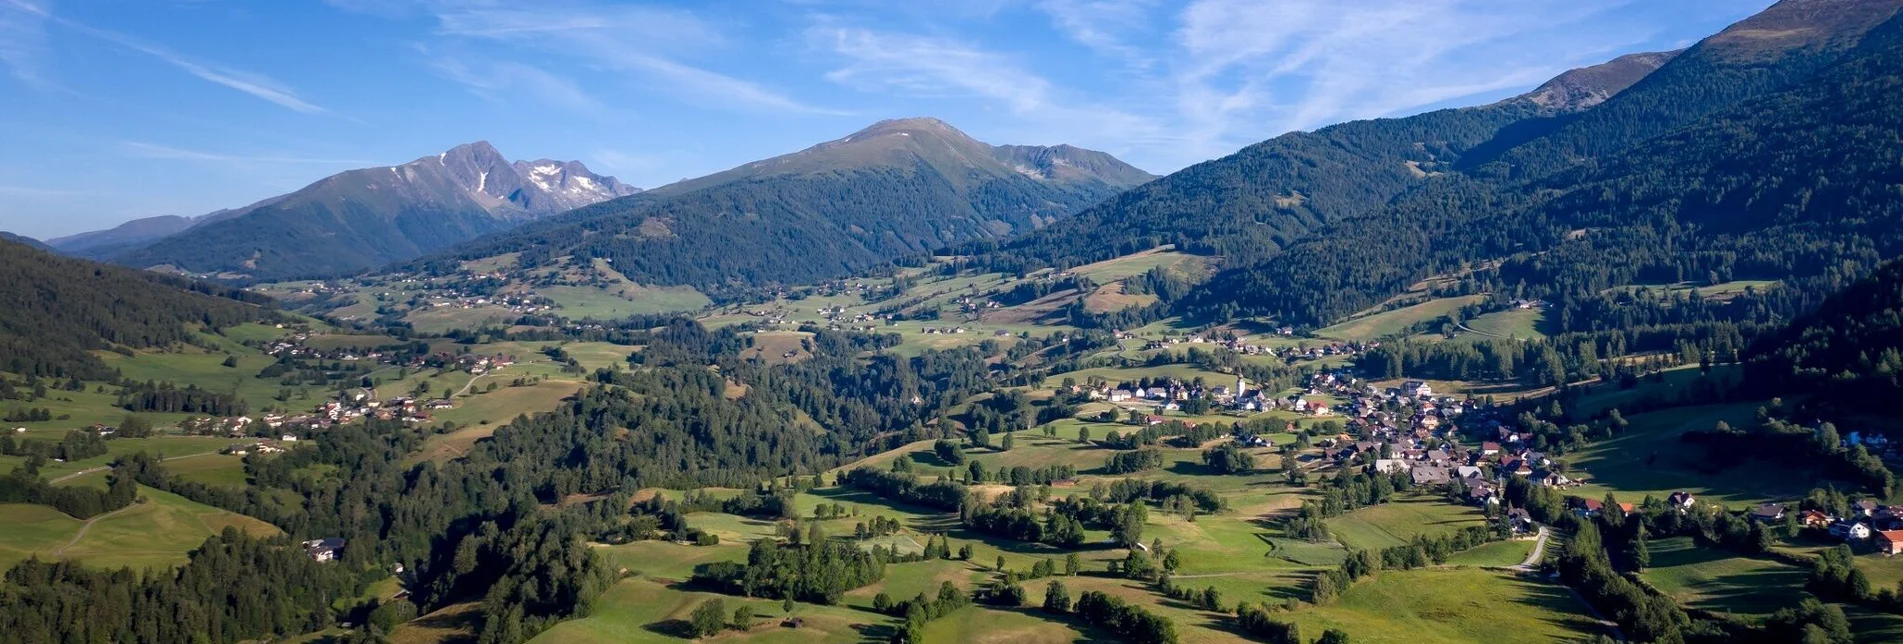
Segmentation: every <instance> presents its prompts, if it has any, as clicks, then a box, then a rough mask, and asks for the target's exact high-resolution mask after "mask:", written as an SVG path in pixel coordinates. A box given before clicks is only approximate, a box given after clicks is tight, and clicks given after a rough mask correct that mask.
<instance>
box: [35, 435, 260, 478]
mask: <svg viewBox="0 0 1903 644" xmlns="http://www.w3.org/2000/svg"><path fill="white" fill-rule="evenodd" d="M231 443H232V440H231V439H229V438H216V437H203V436H154V437H152V438H120V439H113V440H108V441H106V454H105V455H104V456H95V457H92V458H87V459H80V460H77V461H68V462H65V463H61V462H58V461H47V463H46V464H45V465H43V466H41V467H40V475H41V476H44V477H46V478H48V479H55V478H59V477H61V476H65V475H67V474H73V473H76V472H80V471H84V470H90V469H97V468H101V467H105V466H106V465H108V464H111V463H112V462H113V461H115V460H118V459H119V457H121V456H124V455H127V454H133V453H137V452H148V453H151V454H152V455H154V456H158V455H164V456H165V457H166V458H168V459H169V458H175V457H179V456H188V455H192V454H209V453H216V452H217V451H218V450H221V449H224V448H225V447H226V446H229V445H231ZM24 462H26V459H25V457H20V456H0V471H11V470H12V469H13V468H14V466H17V465H19V464H21V463H24ZM102 484H103V479H102Z"/></svg>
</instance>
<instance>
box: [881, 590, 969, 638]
mask: <svg viewBox="0 0 1903 644" xmlns="http://www.w3.org/2000/svg"><path fill="white" fill-rule="evenodd" d="M970 605H971V599H970V598H968V597H966V596H965V593H964V592H963V591H960V590H958V587H957V586H953V585H952V583H951V582H949V581H947V582H944V583H941V584H939V585H938V596H937V597H930V596H927V595H926V594H925V591H919V594H918V596H917V597H913V598H912V599H907V600H905V601H901V602H896V603H895V602H893V601H892V596H891V595H887V594H885V593H879V594H878V595H876V596H874V597H873V598H872V609H873V610H876V611H879V612H881V613H885V614H887V615H893V616H897V617H904V618H905V624H904V625H903V626H901V627H900V629H899V632H898V633H895V634H894V635H893V637H892V641H893V642H895V643H910V644H922V643H923V642H924V641H925V624H926V623H927V622H930V621H932V620H934V619H938V618H940V617H944V616H946V615H950V614H951V613H952V612H954V611H957V610H958V609H960V608H964V607H966V606H970Z"/></svg>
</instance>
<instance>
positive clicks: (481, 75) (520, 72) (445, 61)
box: [424, 49, 606, 113]
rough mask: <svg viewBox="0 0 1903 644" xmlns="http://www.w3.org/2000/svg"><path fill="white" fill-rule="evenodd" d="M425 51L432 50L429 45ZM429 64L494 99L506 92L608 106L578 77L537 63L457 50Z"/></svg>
mask: <svg viewBox="0 0 1903 644" xmlns="http://www.w3.org/2000/svg"><path fill="white" fill-rule="evenodd" d="M424 53H425V54H429V53H431V52H429V51H428V50H427V49H425V50H424ZM429 66H430V68H432V69H434V70H436V71H437V73H439V74H442V75H443V77H444V78H448V79H450V80H452V81H455V82H458V83H461V84H463V85H464V86H466V87H468V88H469V91H470V92H471V93H474V94H476V95H477V96H481V97H483V98H486V99H490V100H499V99H500V97H501V96H502V95H504V94H515V95H523V96H532V97H535V98H536V99H538V100H540V101H542V102H544V103H547V104H549V105H553V106H555V107H560V108H564V109H569V110H573V111H577V112H585V113H600V112H602V111H604V110H605V109H606V108H605V107H604V106H603V105H602V103H601V101H599V100H597V99H596V98H595V97H594V96H593V95H591V94H589V93H588V92H587V91H586V90H583V89H582V88H581V87H580V86H579V85H576V84H575V82H574V81H572V80H569V79H567V78H564V77H562V76H558V75H556V74H554V73H551V72H549V71H547V70H544V69H542V68H539V67H536V66H534V65H528V64H525V63H518V62H513V61H489V60H484V59H481V58H478V57H472V56H469V55H467V54H462V53H457V54H454V55H436V56H435V57H434V58H432V59H431V60H430V61H429Z"/></svg>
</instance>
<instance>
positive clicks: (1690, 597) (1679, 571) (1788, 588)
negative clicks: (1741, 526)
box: [1644, 537, 1808, 614]
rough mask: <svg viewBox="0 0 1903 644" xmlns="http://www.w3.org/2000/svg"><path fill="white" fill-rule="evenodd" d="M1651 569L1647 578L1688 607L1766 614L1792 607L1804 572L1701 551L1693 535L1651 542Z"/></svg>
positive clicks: (1645, 574)
mask: <svg viewBox="0 0 1903 644" xmlns="http://www.w3.org/2000/svg"><path fill="white" fill-rule="evenodd" d="M1650 550H1651V553H1652V567H1651V568H1648V569H1646V571H1645V573H1644V577H1645V580H1646V581H1647V582H1650V583H1651V584H1652V585H1653V586H1655V587H1657V588H1658V589H1659V591H1660V592H1663V593H1665V594H1667V595H1671V596H1672V598H1673V599H1676V600H1678V601H1679V602H1680V603H1682V604H1684V605H1686V606H1690V607H1692V608H1703V609H1707V610H1716V611H1727V612H1733V613H1743V614H1765V613H1770V612H1773V611H1776V610H1777V609H1780V608H1785V607H1788V606H1791V605H1793V604H1795V603H1796V601H1797V600H1796V598H1795V597H1794V596H1793V595H1794V594H1795V592H1796V591H1797V590H1798V589H1800V588H1803V587H1804V580H1805V579H1806V578H1807V574H1808V573H1807V572H1806V571H1805V570H1803V569H1800V568H1797V567H1795V566H1789V565H1785V564H1782V563H1779V562H1777V561H1773V560H1770V559H1753V558H1749V557H1743V556H1740V555H1736V554H1732V553H1730V552H1725V551H1722V550H1717V549H1714V548H1701V547H1698V545H1697V544H1695V543H1693V541H1692V538H1691V537H1673V538H1670V539H1659V540H1657V541H1653V542H1651V543H1650Z"/></svg>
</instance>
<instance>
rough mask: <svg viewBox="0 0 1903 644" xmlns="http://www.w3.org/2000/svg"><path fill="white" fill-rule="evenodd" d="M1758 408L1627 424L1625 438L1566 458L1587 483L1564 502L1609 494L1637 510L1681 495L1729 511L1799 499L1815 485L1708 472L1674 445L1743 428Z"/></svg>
mask: <svg viewBox="0 0 1903 644" xmlns="http://www.w3.org/2000/svg"><path fill="white" fill-rule="evenodd" d="M1757 407H1758V405H1757V404H1756V403H1740V404H1733V405H1716V406H1705V407H1680V408H1675V409H1667V410H1664V411H1657V412H1652V413H1648V414H1636V415H1632V416H1627V417H1626V419H1627V420H1628V421H1630V422H1631V426H1630V427H1629V428H1628V429H1627V430H1626V433H1625V434H1622V435H1620V436H1618V437H1615V438H1613V439H1610V440H1604V441H1599V442H1597V443H1594V444H1592V445H1591V446H1589V447H1587V448H1585V449H1582V450H1580V451H1579V452H1577V453H1574V454H1571V455H1569V456H1567V458H1566V460H1567V462H1568V463H1570V464H1571V465H1572V467H1573V470H1574V471H1573V472H1572V474H1571V476H1573V477H1574V478H1580V477H1582V476H1583V477H1584V480H1585V481H1586V485H1584V486H1581V487H1579V488H1577V489H1575V490H1573V491H1571V492H1570V494H1572V495H1574V496H1582V497H1585V498H1589V499H1597V498H1603V497H1604V496H1605V495H1606V494H1607V493H1608V492H1612V493H1616V494H1618V495H1619V497H1620V498H1622V499H1625V500H1627V501H1629V502H1632V503H1638V502H1639V501H1640V500H1642V499H1643V498H1645V497H1646V496H1647V495H1651V496H1655V497H1658V498H1661V499H1662V498H1665V497H1666V496H1669V495H1670V494H1671V493H1672V492H1675V491H1680V490H1684V491H1688V492H1691V493H1693V494H1695V495H1697V496H1698V499H1699V501H1701V502H1711V503H1723V504H1725V505H1727V506H1730V507H1732V508H1734V509H1737V508H1745V507H1750V506H1753V505H1756V504H1758V503H1763V502H1765V501H1768V500H1775V499H1786V498H1793V497H1799V496H1803V495H1804V493H1805V492H1806V491H1808V490H1810V489H1811V488H1813V487H1816V486H1818V485H1819V484H1820V482H1819V481H1817V480H1816V479H1814V478H1812V477H1810V475H1809V474H1807V473H1800V472H1798V471H1796V470H1793V469H1790V468H1788V467H1783V466H1781V465H1780V464H1778V463H1764V462H1747V463H1744V464H1742V465H1739V466H1737V467H1733V468H1730V469H1727V470H1722V471H1717V472H1709V471H1705V470H1704V469H1703V468H1702V466H1701V464H1700V463H1698V462H1695V461H1696V459H1698V458H1700V455H1699V453H1698V452H1697V451H1695V450H1694V451H1686V449H1685V447H1684V446H1683V443H1681V442H1680V441H1679V436H1681V435H1683V434H1684V433H1685V432H1687V431H1690V430H1694V429H1698V430H1703V429H1711V428H1712V426H1713V425H1715V424H1716V423H1717V422H1718V421H1721V420H1722V421H1725V422H1728V423H1730V424H1731V426H1733V427H1749V426H1750V425H1751V423H1753V422H1754V420H1753V417H1754V414H1755V413H1756V410H1757Z"/></svg>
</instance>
